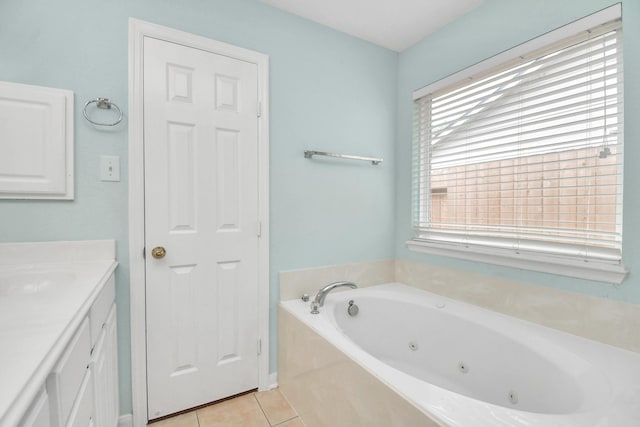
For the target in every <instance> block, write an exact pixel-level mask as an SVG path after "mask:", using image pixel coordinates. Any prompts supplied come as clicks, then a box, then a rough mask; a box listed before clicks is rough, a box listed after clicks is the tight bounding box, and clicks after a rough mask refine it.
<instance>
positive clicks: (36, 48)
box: [0, 0, 397, 413]
mask: <svg viewBox="0 0 640 427" xmlns="http://www.w3.org/2000/svg"><path fill="white" fill-rule="evenodd" d="M129 17H134V18H138V19H142V20H146V21H149V22H153V23H157V24H161V25H166V26H169V27H173V28H177V29H180V30H184V31H188V32H191V33H195V34H198V35H202V36H206V37H209V38H212V39H216V40H220V41H223V42H227V43H231V44H234V45H237V46H241V47H244V48H248V49H253V50H256V51H259V52H262V53H265V54H267V55H269V56H270V91H271V103H270V113H271V123H270V126H271V129H270V132H271V134H270V142H271V160H270V169H271V182H270V187H271V189H270V191H271V213H270V214H271V224H270V226H271V254H270V255H271V265H270V268H271V279H270V284H271V300H272V305H271V332H272V339H271V356H272V357H271V370H272V371H275V369H276V358H275V354H276V343H277V341H276V329H275V320H276V319H275V313H276V311H275V304H276V301H278V276H277V274H278V272H279V271H281V270H288V269H295V268H306V267H315V266H318V265H329V264H342V263H346V262H358V261H367V260H374V259H384V258H391V257H393V256H394V253H393V235H394V226H393V222H394V221H393V218H394V213H395V212H394V208H393V197H394V196H393V194H394V190H395V189H394V187H393V176H394V154H395V153H394V137H395V94H396V66H397V54H396V53H394V52H391V51H388V50H386V49H383V48H379V47H376V46H373V45H371V44H369V43H366V42H363V41H360V40H358V39H355V38H352V37H349V36H346V35H344V34H342V33H339V32H336V31H332V30H329V29H327V28H325V27H322V26H320V25H316V24H313V23H311V22H309V21H306V20H303V19H301V18H298V17H295V16H293V15H289V14H286V13H283V12H281V11H278V10H276V9H273V8H270V7H268V6H265V5H263V4H262V3H259V2H258V1H257V0H233V1H229V0H206V1H205V0H185V1H169V0H136V1H128V0H113V1H96V0H59V1H48V0H29V1H23V0H2V1H0V80H3V81H11V82H18V83H25V84H33V85H42V86H50V87H57V88H63V89H70V90H72V91H73V92H74V93H75V128H74V130H75V168H76V199H75V200H74V201H66V202H65V201H1V202H0V241H3V242H12V241H45V240H86V239H109V238H115V239H116V240H117V243H118V244H117V249H118V259H119V261H120V263H121V264H120V267H119V269H118V272H117V302H118V322H119V328H118V333H119V346H120V368H121V412H122V413H130V412H131V392H130V388H131V380H130V378H131V372H130V356H129V353H130V344H129V341H130V335H129V327H130V324H129V282H128V277H129V266H128V252H127V251H128V248H127V245H128V235H127V191H128V189H127V188H128V182H127V167H128V165H127V145H128V137H127V132H128V129H127V125H126V123H125V124H124V125H122V126H119V127H117V128H116V129H113V130H100V129H96V128H94V127H92V126H91V125H89V124H88V123H87V122H86V121H85V120H84V118H83V117H82V106H83V104H84V103H85V102H86V101H88V100H90V99H94V98H96V97H109V98H111V99H112V100H114V101H115V102H116V103H117V104H118V105H119V106H120V107H122V108H123V110H125V112H126V110H127V96H128V94H127V92H128V87H127V85H128V71H127V70H128V69H127V67H128V65H127V62H128V56H127V49H128V19H129ZM0 137H1V136H0ZM305 149H318V150H327V151H337V152H345V153H352V154H362V155H372V156H380V157H384V159H385V161H384V162H383V163H382V164H381V165H380V166H378V167H372V166H371V165H367V164H366V163H357V162H356V163H350V162H331V161H322V160H319V161H316V160H313V161H310V160H307V159H304V157H303V151H304V150H305ZM103 154H108V155H118V156H120V158H121V169H122V172H123V173H122V181H121V182H117V183H111V182H100V181H99V173H98V162H99V157H100V155H103ZM372 230H375V232H372ZM345 236H348V238H345Z"/></svg>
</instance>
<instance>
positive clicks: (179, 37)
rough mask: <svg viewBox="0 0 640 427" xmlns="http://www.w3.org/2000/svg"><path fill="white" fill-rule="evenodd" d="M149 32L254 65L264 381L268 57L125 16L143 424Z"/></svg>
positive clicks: (134, 356) (136, 402)
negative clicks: (145, 64)
mask: <svg viewBox="0 0 640 427" xmlns="http://www.w3.org/2000/svg"><path fill="white" fill-rule="evenodd" d="M144 37H153V38H157V39H160V40H165V41H168V42H173V43H177V44H181V45H184V46H189V47H193V48H197V49H201V50H205V51H208V52H211V53H215V54H218V55H224V56H228V57H230V58H234V59H238V60H242V61H246V62H250V63H253V64H256V65H257V67H258V93H259V100H260V103H261V107H262V112H261V117H260V120H259V123H258V179H259V188H258V192H259V196H258V199H259V200H258V208H259V218H260V222H261V224H262V230H261V231H262V232H261V237H260V239H259V244H258V245H259V246H258V253H259V255H258V256H259V262H258V280H259V295H258V311H259V314H258V317H259V326H258V328H259V330H258V333H259V337H260V339H261V343H262V351H261V353H260V355H259V356H258V361H259V362H258V365H259V366H258V387H259V388H260V389H261V390H266V389H268V388H269V387H270V385H271V384H270V380H269V57H268V56H267V55H265V54H262V53H259V52H255V51H251V50H247V49H243V48H240V47H236V46H232V45H229V44H226V43H222V42H218V41H215V40H211V39H207V38H205V37H201V36H197V35H194V34H190V33H186V32H183V31H178V30H174V29H171V28H168V27H163V26H160V25H156V24H152V23H149V22H145V21H141V20H138V19H133V18H130V19H129V269H130V272H129V281H130V284H129V286H130V313H131V314H130V315H131V383H132V384H131V386H132V400H133V426H134V427H143V426H146V424H147V421H148V419H147V357H146V327H145V318H146V313H145V306H146V304H145V264H144V258H143V254H142V251H143V249H144V244H145V236H144V218H145V216H144V147H143V145H142V142H143V135H144V131H143V121H142V118H143V97H142V94H143V86H142V81H143V68H142V58H143V55H142V54H143V43H142V42H143V39H144Z"/></svg>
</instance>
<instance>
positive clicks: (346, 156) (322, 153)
mask: <svg viewBox="0 0 640 427" xmlns="http://www.w3.org/2000/svg"><path fill="white" fill-rule="evenodd" d="M313 156H328V157H337V158H339V159H350V160H364V161H365V162H371V164H372V165H379V164H380V163H382V160H383V159H382V158H381V157H362V156H352V155H349V154H338V153H327V152H325V151H315V150H307V151H305V152H304V157H306V158H307V159H310V158H312V157H313Z"/></svg>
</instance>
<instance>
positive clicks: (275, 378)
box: [269, 372, 278, 390]
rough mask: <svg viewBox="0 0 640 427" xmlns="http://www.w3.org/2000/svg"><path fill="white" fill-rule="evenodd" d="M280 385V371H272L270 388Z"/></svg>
mask: <svg viewBox="0 0 640 427" xmlns="http://www.w3.org/2000/svg"><path fill="white" fill-rule="evenodd" d="M277 387H278V373H277V372H272V373H270V374H269V390H272V389H274V388H277Z"/></svg>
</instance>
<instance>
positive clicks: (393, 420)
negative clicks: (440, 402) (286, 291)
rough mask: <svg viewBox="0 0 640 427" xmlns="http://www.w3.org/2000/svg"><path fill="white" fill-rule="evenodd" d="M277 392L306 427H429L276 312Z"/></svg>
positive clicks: (371, 379)
mask: <svg viewBox="0 0 640 427" xmlns="http://www.w3.org/2000/svg"><path fill="white" fill-rule="evenodd" d="M278 319H279V321H278V336H279V345H278V382H279V386H280V390H281V391H282V393H283V394H284V396H285V397H286V398H287V399H288V400H289V402H290V403H291V404H292V405H293V407H294V408H295V410H296V412H297V413H298V415H299V416H300V418H301V419H302V420H303V421H304V423H305V425H307V426H308V427H335V426H353V427H359V426H361V427H388V426H412V427H435V426H440V425H441V424H439V423H437V422H436V421H434V420H432V419H431V418H429V417H428V416H427V415H426V414H424V413H423V412H422V411H420V410H419V409H418V408H416V407H415V406H413V405H412V404H411V403H409V402H408V401H407V400H405V399H404V398H402V397H401V396H399V395H398V394H397V393H396V392H395V391H393V390H391V389H390V388H389V387H388V386H387V385H385V384H384V383H383V382H382V381H380V380H378V379H377V378H375V377H374V376H373V375H371V374H370V373H369V372H367V371H366V370H365V369H364V368H362V367H361V366H360V365H358V364H357V363H356V362H354V361H353V360H351V359H350V358H349V356H347V355H346V354H344V353H343V352H342V351H340V350H338V349H337V348H336V347H335V346H333V344H331V343H329V342H328V341H326V340H325V339H324V338H323V337H321V336H320V335H318V333H316V332H315V331H313V330H312V329H311V328H310V327H309V326H307V325H305V324H304V323H302V322H301V321H300V320H298V319H297V318H296V317H295V316H294V315H293V314H291V313H289V312H288V311H286V310H285V309H283V308H282V307H279V308H278Z"/></svg>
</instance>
